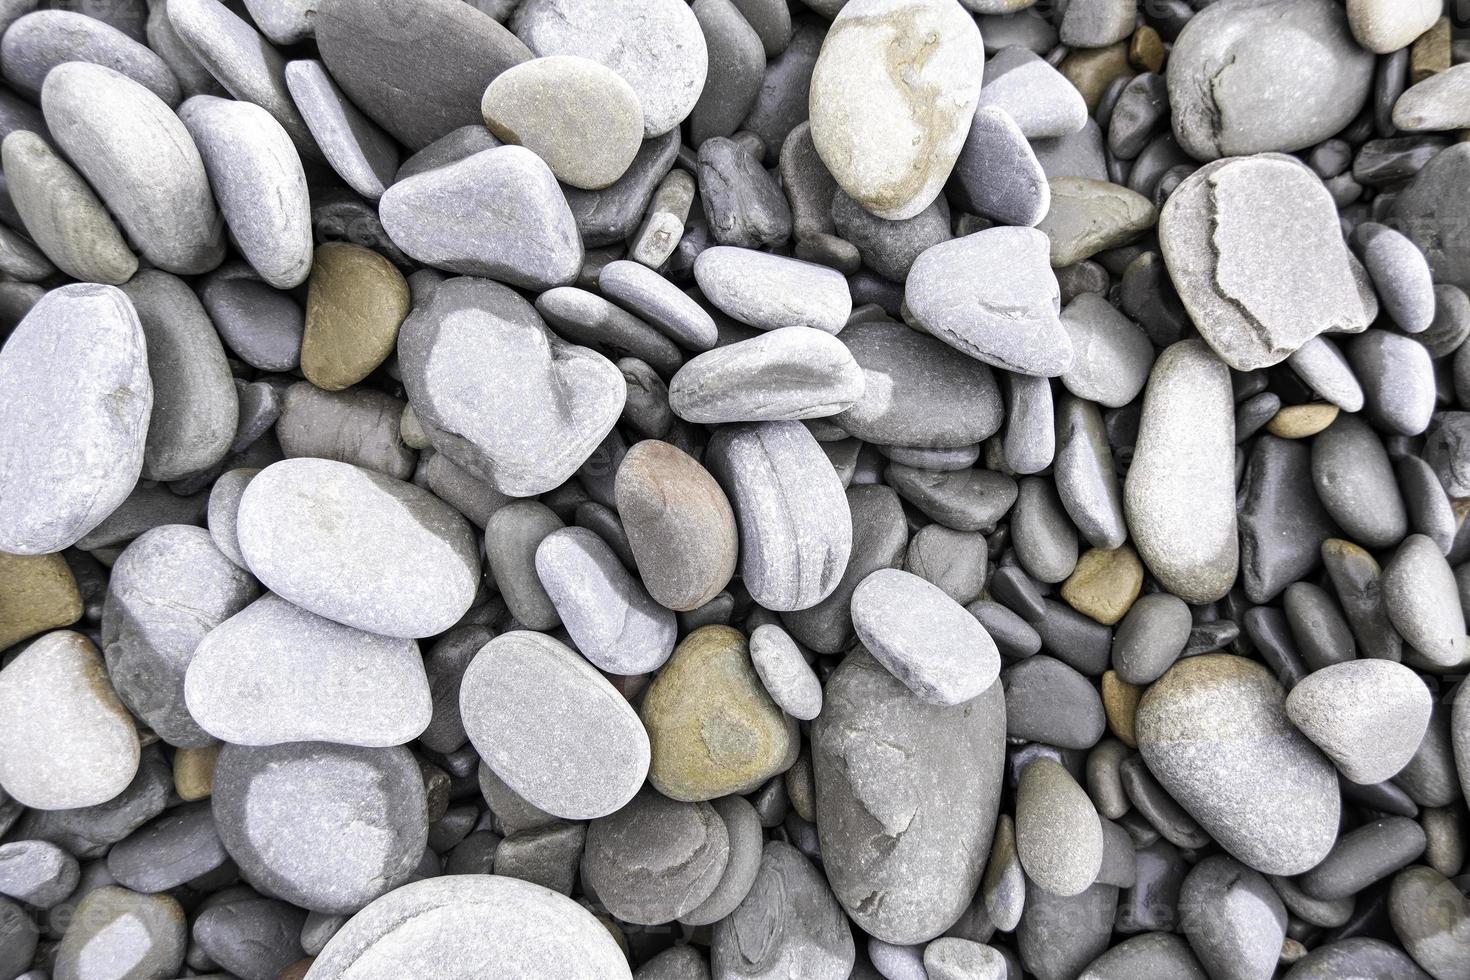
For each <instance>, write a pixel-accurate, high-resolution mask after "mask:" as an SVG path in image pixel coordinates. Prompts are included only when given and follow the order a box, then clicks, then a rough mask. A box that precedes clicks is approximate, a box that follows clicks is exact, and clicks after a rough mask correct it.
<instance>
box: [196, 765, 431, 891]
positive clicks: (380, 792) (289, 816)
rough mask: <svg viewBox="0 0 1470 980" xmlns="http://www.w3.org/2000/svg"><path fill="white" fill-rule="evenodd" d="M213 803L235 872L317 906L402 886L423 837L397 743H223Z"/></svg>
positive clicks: (415, 775)
mask: <svg viewBox="0 0 1470 980" xmlns="http://www.w3.org/2000/svg"><path fill="white" fill-rule="evenodd" d="M213 807H214V822H215V828H216V829H217V830H218V832H219V836H220V840H221V842H223V844H224V846H225V850H226V851H228V852H229V855H230V857H231V858H232V859H234V861H235V863H236V864H237V865H239V867H240V873H241V875H242V876H243V877H245V878H246V879H247V880H248V881H249V882H250V883H251V884H253V885H254V886H255V887H257V888H259V889H261V890H262V891H264V892H266V893H267V894H271V895H274V896H276V897H278V898H282V899H285V900H286V901H288V902H290V903H291V904H293V905H298V906H300V907H302V908H306V909H312V910H315V911H318V912H329V913H339V914H351V913H353V912H356V911H357V910H358V909H360V908H362V907H363V906H364V905H366V904H368V903H369V902H371V901H372V900H373V899H375V898H377V897H378V896H379V895H383V894H386V893H387V892H390V891H392V890H393V889H395V888H397V887H399V886H400V885H403V884H405V883H406V882H407V881H408V880H409V877H410V876H411V875H412V874H413V872H414V869H415V867H416V866H417V865H418V863H419V859H420V858H421V857H422V856H423V853H424V845H425V843H426V842H427V840H428V834H429V826H428V822H427V820H426V819H425V809H424V807H425V804H424V781H423V776H422V775H421V774H420V772H419V766H418V763H417V762H416V761H415V759H414V757H413V754H412V753H410V752H409V751H408V749H406V748H402V747H396V748H382V749H372V748H359V747H356V746H346V745H328V744H325V743H321V742H295V743H291V744H288V745H275V746H266V747H259V748H251V747H246V746H241V745H226V746H225V747H224V748H223V749H222V750H221V751H220V754H219V761H218V763H217V764H216V766H215V770H214V791H213Z"/></svg>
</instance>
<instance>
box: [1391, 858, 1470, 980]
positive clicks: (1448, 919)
mask: <svg viewBox="0 0 1470 980" xmlns="http://www.w3.org/2000/svg"><path fill="white" fill-rule="evenodd" d="M1388 916H1389V921H1390V922H1391V923H1392V925H1393V930H1394V933H1395V934H1397V937H1398V939H1399V941H1400V942H1401V943H1402V944H1403V947H1404V949H1406V950H1407V951H1408V953H1409V955H1410V956H1412V957H1413V958H1414V960H1415V961H1416V962H1417V963H1418V964H1419V965H1420V966H1421V967H1424V968H1425V970H1426V971H1427V972H1428V973H1429V974H1430V975H1431V976H1433V977H1435V978H1436V980H1463V978H1464V977H1466V976H1470V959H1467V958H1466V956H1465V953H1466V951H1467V949H1470V899H1467V898H1465V896H1464V895H1463V894H1461V892H1460V890H1459V889H1458V888H1456V887H1455V885H1454V884H1453V883H1452V882H1451V881H1449V880H1448V879H1446V878H1445V877H1444V876H1443V875H1441V874H1439V872H1437V871H1434V870H1432V869H1430V868H1425V867H1422V866H1415V867H1411V868H1407V869H1405V870H1404V871H1401V872H1399V874H1398V875H1397V876H1396V877H1395V878H1394V881H1393V885H1392V887H1391V888H1390V890H1389V897H1388Z"/></svg>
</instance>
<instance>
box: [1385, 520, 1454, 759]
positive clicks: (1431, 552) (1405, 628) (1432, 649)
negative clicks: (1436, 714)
mask: <svg viewBox="0 0 1470 980" xmlns="http://www.w3.org/2000/svg"><path fill="white" fill-rule="evenodd" d="M1382 595H1383V608H1384V610H1385V611H1386V612H1387V613H1388V618H1389V621H1390V622H1392V623H1393V625H1394V628H1395V629H1396V630H1398V632H1399V634H1400V635H1401V636H1403V638H1404V640H1405V641H1406V642H1408V643H1409V644H1410V645H1411V646H1412V647H1413V648H1414V649H1415V650H1416V651H1418V652H1419V654H1420V655H1421V656H1423V657H1425V658H1426V659H1428V660H1429V661H1431V662H1432V663H1434V664H1435V665H1436V666H1439V667H1442V668H1454V667H1458V666H1461V665H1463V664H1464V662H1465V659H1466V644H1467V640H1466V636H1465V614H1464V611H1463V610H1462V609H1461V606H1460V593H1459V589H1458V588H1457V587H1456V584H1455V576H1454V572H1453V571H1452V570H1451V569H1450V565H1449V562H1447V561H1446V560H1445V557H1444V553H1443V552H1441V551H1440V550H1439V546H1438V545H1436V544H1435V543H1434V542H1433V541H1432V540H1430V539H1429V538H1428V537H1425V536H1424V535H1422V534H1411V535H1409V536H1408V537H1407V538H1405V539H1404V540H1403V542H1402V543H1400V544H1399V547H1398V550H1397V551H1395V552H1394V554H1393V557H1392V558H1390V559H1389V561H1388V564H1387V565H1385V566H1384V569H1383V580H1382ZM1373 782H1377V780H1373Z"/></svg>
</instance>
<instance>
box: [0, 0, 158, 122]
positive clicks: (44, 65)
mask: <svg viewBox="0 0 1470 980" xmlns="http://www.w3.org/2000/svg"><path fill="white" fill-rule="evenodd" d="M16 9H17V10H24V9H25V7H24V6H22V5H16ZM31 9H34V5H31ZM88 14H89V12H78V11H72V10H66V9H52V10H38V11H36V12H35V13H26V14H25V15H24V16H22V17H19V18H17V19H15V20H14V22H13V23H11V22H10V18H9V17H7V18H6V23H7V24H8V26H6V27H5V28H4V32H5V35H6V39H5V43H4V46H3V48H0V59H3V61H4V65H5V68H4V71H5V80H6V81H8V82H9V83H10V84H11V85H12V86H14V87H15V88H16V90H18V91H20V92H22V93H24V94H25V95H26V97H28V98H30V99H35V98H36V96H38V95H40V93H41V85H42V83H43V82H44V81H45V80H46V75H47V74H48V73H49V72H50V71H51V69H52V68H55V67H56V66H57V65H59V64H62V63H63V62H67V61H84V62H89V63H91V64H98V65H105V66H106V67H108V68H112V69H113V70H115V71H118V72H121V73H122V74H124V75H126V76H128V77H129V78H131V79H132V80H133V81H135V82H137V83H139V84H140V85H143V86H144V87H146V88H147V89H148V90H149V91H150V92H152V93H153V94H154V95H156V96H158V97H159V98H160V99H162V100H163V101H164V102H166V103H167V104H168V105H169V106H177V105H178V104H179V83H178V80H177V79H176V78H174V74H173V72H172V71H170V70H169V67H168V65H167V64H166V63H165V62H164V60H163V59H162V58H161V57H159V56H158V55H157V54H155V53H154V52H153V51H152V50H150V49H149V48H148V47H145V46H144V45H143V44H140V43H139V42H138V41H137V40H135V39H133V38H131V37H129V36H128V35H127V34H125V33H123V32H122V31H120V30H118V29H117V28H115V27H113V26H112V25H110V24H108V23H106V22H105V21H104V20H102V19H100V18H97V17H93V16H89V15H88Z"/></svg>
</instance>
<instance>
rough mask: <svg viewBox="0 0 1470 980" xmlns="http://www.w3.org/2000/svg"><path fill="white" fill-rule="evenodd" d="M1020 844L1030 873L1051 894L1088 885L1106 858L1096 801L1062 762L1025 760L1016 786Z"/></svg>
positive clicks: (1064, 893)
mask: <svg viewBox="0 0 1470 980" xmlns="http://www.w3.org/2000/svg"><path fill="white" fill-rule="evenodd" d="M1016 848H1017V852H1018V854H1019V856H1020V859H1021V865H1022V867H1024V868H1025V869H1026V877H1027V879H1028V880H1029V881H1030V882H1031V883H1033V884H1035V885H1037V886H1038V887H1040V888H1042V889H1044V890H1045V891H1048V892H1050V893H1052V894H1053V895H1061V896H1072V895H1078V894H1081V893H1082V892H1084V891H1086V890H1087V888H1088V886H1090V885H1091V884H1092V883H1093V881H1094V880H1095V879H1096V878H1097V874H1098V870H1099V869H1100V868H1101V867H1102V860H1103V831H1102V824H1101V822H1100V821H1099V820H1098V815H1097V811H1096V810H1095V809H1094V808H1093V805H1092V802H1091V801H1090V800H1089V799H1088V798H1087V794H1086V793H1085V792H1083V790H1082V787H1080V786H1078V785H1077V782H1076V780H1074V779H1073V778H1072V776H1071V774H1070V773H1068V772H1067V770H1066V768H1065V767H1064V766H1062V765H1061V764H1060V763H1057V762H1054V761H1052V760H1051V759H1046V758H1040V759H1037V760H1035V761H1034V762H1032V763H1030V764H1029V765H1027V766H1026V768H1025V769H1024V770H1023V771H1022V773H1021V781H1020V785H1019V787H1018V788H1017V790H1016Z"/></svg>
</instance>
